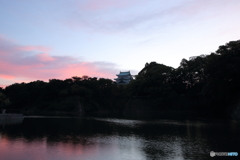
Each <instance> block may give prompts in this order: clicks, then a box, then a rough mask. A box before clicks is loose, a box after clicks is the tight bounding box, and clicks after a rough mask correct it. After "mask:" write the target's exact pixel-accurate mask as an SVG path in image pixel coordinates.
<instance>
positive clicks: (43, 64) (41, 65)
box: [0, 38, 118, 82]
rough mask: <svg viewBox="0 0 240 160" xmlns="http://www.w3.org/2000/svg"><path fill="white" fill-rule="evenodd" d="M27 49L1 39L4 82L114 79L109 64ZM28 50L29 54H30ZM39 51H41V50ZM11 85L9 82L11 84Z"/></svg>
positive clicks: (0, 74) (0, 63)
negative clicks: (88, 78)
mask: <svg viewBox="0 0 240 160" xmlns="http://www.w3.org/2000/svg"><path fill="white" fill-rule="evenodd" d="M23 48H24V47H22V46H19V45H16V44H14V43H13V42H11V41H8V40H6V39H3V38H0V78H2V79H4V80H11V82H12V81H13V80H14V79H16V81H17V79H19V78H20V79H26V81H29V80H33V81H34V80H44V81H47V80H49V79H53V78H56V79H66V78H70V77H72V76H83V75H88V76H90V77H104V78H114V77H115V74H116V73H118V70H117V69H116V65H115V64H113V63H109V62H84V61H80V60H78V59H76V58H75V57H70V56H51V55H50V54H49V53H36V52H41V51H43V50H42V48H44V47H40V48H38V47H33V48H31V47H29V48H27V49H25V50H24V49H23ZM28 49H29V50H28ZM38 49H39V50H38ZM9 82H10V81H9Z"/></svg>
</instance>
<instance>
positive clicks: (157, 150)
mask: <svg viewBox="0 0 240 160" xmlns="http://www.w3.org/2000/svg"><path fill="white" fill-rule="evenodd" d="M239 133H240V125H239V122H236V121H189V120H186V121H173V120H157V121H143V120H141V121H140V120H123V119H109V118H44V117H41V118H36V117H35V118H25V119H24V120H23V122H22V123H20V124H12V125H5V126H4V127H0V150H1V152H0V159H1V160H2V159H3V160H16V159H17V160H38V159H39V160H66V159H68V160H79V159H80V160H150V159H162V160H184V159H188V160H195V159H203V160H205V159H213V158H211V157H210V156H209V153H210V151H212V150H213V151H215V152H238V153H240V148H239V147H240V145H239V144H240V134H239ZM216 158H219V157H214V159H216ZM220 158H225V159H226V157H220ZM227 158H230V159H234V158H236V157H227ZM237 158H239V157H237Z"/></svg>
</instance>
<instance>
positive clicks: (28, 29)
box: [0, 0, 240, 87]
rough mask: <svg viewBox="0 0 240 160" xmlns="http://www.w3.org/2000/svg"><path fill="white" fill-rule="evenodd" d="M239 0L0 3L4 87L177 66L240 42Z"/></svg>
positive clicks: (0, 70) (3, 0) (31, 0)
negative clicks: (151, 65) (152, 65)
mask: <svg viewBox="0 0 240 160" xmlns="http://www.w3.org/2000/svg"><path fill="white" fill-rule="evenodd" d="M239 8H240V1H239V0H0V87H1V86H2V87H5V86H7V85H11V84H13V83H21V82H26V83H28V82H31V81H36V80H43V81H48V80H49V79H62V80H64V79H67V78H71V77H73V76H79V77H81V76H83V75H88V76H90V77H98V78H109V79H114V78H116V74H118V73H119V72H120V71H129V70H130V71H131V73H132V74H133V75H136V74H138V72H139V71H140V70H141V69H142V68H143V67H144V66H145V63H147V62H148V63H149V62H152V61H155V62H157V63H161V64H165V65H167V66H171V67H174V68H177V67H178V66H179V64H180V62H181V60H182V59H183V58H185V59H189V57H191V56H198V55H201V54H210V53H211V52H215V51H216V50H217V49H218V47H219V46H220V45H224V44H226V43H227V42H229V41H235V40H239V39H240V18H239V17H240V9H239Z"/></svg>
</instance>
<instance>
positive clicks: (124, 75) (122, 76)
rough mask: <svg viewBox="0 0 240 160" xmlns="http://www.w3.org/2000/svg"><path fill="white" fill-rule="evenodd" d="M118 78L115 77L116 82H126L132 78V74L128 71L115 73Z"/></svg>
mask: <svg viewBox="0 0 240 160" xmlns="http://www.w3.org/2000/svg"><path fill="white" fill-rule="evenodd" d="M116 76H117V77H118V78H115V79H114V80H116V82H117V84H119V85H120V84H128V83H129V82H130V81H131V80H133V76H132V75H131V73H130V71H128V72H121V71H120V73H119V74H117V75H116Z"/></svg>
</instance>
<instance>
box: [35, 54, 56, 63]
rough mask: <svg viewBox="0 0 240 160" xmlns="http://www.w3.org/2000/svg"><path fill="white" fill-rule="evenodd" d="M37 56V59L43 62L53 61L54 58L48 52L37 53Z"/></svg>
mask: <svg viewBox="0 0 240 160" xmlns="http://www.w3.org/2000/svg"><path fill="white" fill-rule="evenodd" d="M37 57H38V59H39V60H40V61H43V62H47V61H54V60H55V58H53V57H51V56H49V54H48V53H41V54H38V55H37Z"/></svg>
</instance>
